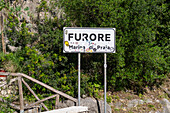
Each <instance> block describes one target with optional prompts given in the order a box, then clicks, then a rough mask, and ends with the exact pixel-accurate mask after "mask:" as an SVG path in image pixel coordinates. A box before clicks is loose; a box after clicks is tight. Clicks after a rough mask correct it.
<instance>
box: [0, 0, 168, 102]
mask: <svg viewBox="0 0 170 113" xmlns="http://www.w3.org/2000/svg"><path fill="white" fill-rule="evenodd" d="M55 7H59V8H61V9H62V10H63V11H64V12H65V13H64V14H62V18H58V17H57V12H55V10H54V9H55ZM3 8H5V9H8V10H9V14H8V19H7V21H6V25H5V29H4V33H5V35H6V36H7V37H8V39H9V43H8V44H10V45H13V46H16V47H20V48H21V49H19V50H17V51H15V52H11V51H10V50H9V49H8V52H9V54H7V55H2V53H1V54H0V56H1V57H0V67H4V66H5V65H6V64H9V63H10V65H13V66H14V67H15V68H16V69H15V70H9V71H13V72H21V73H25V74H27V75H29V76H31V77H33V78H36V79H38V80H40V81H42V82H44V83H46V84H48V85H50V86H52V87H54V88H56V89H58V90H60V91H63V92H65V93H67V94H69V95H71V96H74V97H77V54H63V52H62V51H63V50H62V49H63V42H62V41H63V31H62V29H63V27H72V26H77V27H110V28H116V53H115V54H108V57H107V62H108V69H107V71H108V72H107V83H108V90H110V91H113V90H123V89H124V88H127V89H133V90H135V91H137V92H138V93H142V92H143V89H144V87H145V86H149V87H152V86H153V85H159V84H160V83H161V82H162V80H163V79H164V78H166V75H167V73H169V70H170V68H169V64H170V62H169V61H170V56H169V25H170V23H169V4H168V1H167V0H154V1H153V0H147V1H146V0H71V1H70V0H58V2H57V1H56V0H51V1H50V3H49V4H47V2H46V1H45V0H42V1H41V4H40V5H39V6H37V13H38V14H39V13H40V12H44V13H45V15H44V17H43V18H44V19H40V17H39V16H38V17H37V18H36V19H34V24H35V25H36V26H37V27H36V32H31V31H30V27H29V25H28V23H27V22H26V20H23V21H22V22H19V20H18V17H17V15H18V16H19V14H21V13H22V12H21V11H20V10H21V9H20V7H19V6H18V7H12V6H9V4H6V3H4V2H1V4H0V9H3ZM24 11H29V8H28V7H27V8H25V9H24ZM47 13H50V14H51V16H50V17H49V16H47ZM29 15H30V17H31V14H29ZM4 62H6V63H4ZM4 64H5V65H4ZM81 67H82V70H81V71H82V74H81V95H83V94H85V95H90V96H95V97H97V96H98V92H99V91H100V90H101V89H103V80H104V79H103V54H93V55H92V54H82V66H81ZM5 69H6V68H5ZM6 70H8V68H7V69H6ZM27 82H29V81H27ZM30 85H31V87H32V88H33V90H34V91H35V92H36V93H38V94H50V93H51V92H50V91H48V90H46V89H45V88H43V87H41V86H39V85H37V84H31V83H30ZM28 96H29V95H28ZM108 101H110V98H108Z"/></svg>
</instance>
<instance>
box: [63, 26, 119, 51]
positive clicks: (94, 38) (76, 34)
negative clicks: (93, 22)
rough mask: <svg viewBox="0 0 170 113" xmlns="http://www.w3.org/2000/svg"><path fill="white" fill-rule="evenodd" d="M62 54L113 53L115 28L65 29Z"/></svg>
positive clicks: (114, 48)
mask: <svg viewBox="0 0 170 113" xmlns="http://www.w3.org/2000/svg"><path fill="white" fill-rule="evenodd" d="M63 31H64V35H63V36H64V40H63V45H64V47H63V52H64V53H115V50H116V46H115V33H116V29H115V28H81V27H77V28H75V27H74V28H72V27H65V28H63Z"/></svg>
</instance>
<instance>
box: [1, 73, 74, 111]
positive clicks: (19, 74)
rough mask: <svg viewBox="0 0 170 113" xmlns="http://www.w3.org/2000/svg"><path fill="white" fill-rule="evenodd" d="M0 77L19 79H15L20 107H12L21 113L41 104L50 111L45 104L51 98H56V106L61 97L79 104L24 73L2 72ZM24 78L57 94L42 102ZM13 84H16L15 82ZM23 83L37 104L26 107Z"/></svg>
mask: <svg viewBox="0 0 170 113" xmlns="http://www.w3.org/2000/svg"><path fill="white" fill-rule="evenodd" d="M0 75H5V76H14V77H17V79H15V80H18V87H19V101H20V107H17V106H16V105H15V104H13V103H11V104H10V106H11V107H13V108H15V109H17V110H20V113H24V109H29V108H31V107H33V106H35V105H36V104H40V103H41V105H42V106H43V107H44V109H45V110H47V111H49V110H48V108H47V107H46V106H45V104H44V103H43V102H44V101H46V100H49V99H51V98H54V97H56V103H55V105H57V103H58V102H59V95H61V96H63V97H65V98H67V99H69V100H72V101H74V102H76V103H77V99H76V98H73V97H71V96H69V95H67V94H65V93H63V92H61V91H58V90H56V89H54V88H53V87H51V86H49V85H47V84H44V83H43V82H40V81H38V80H36V79H34V78H32V77H30V76H28V75H26V74H23V73H9V72H0ZM23 78H26V79H29V80H31V81H33V82H35V83H37V84H39V85H41V86H43V87H45V88H47V89H49V90H51V91H52V92H54V93H56V94H54V95H52V96H49V97H47V98H44V99H42V100H40V99H39V98H38V96H37V95H36V94H35V92H34V91H33V90H32V89H31V87H30V86H29V85H28V84H27V83H26V82H25V81H24V79H23ZM13 82H14V81H13ZM22 83H24V85H25V86H26V87H27V88H28V90H29V91H30V92H31V93H32V94H33V95H34V97H35V98H36V99H37V100H38V101H37V102H35V103H32V104H29V105H26V106H24V100H23V90H22ZM0 87H2V86H0ZM0 101H2V102H4V101H3V99H0ZM76 105H77V104H76Z"/></svg>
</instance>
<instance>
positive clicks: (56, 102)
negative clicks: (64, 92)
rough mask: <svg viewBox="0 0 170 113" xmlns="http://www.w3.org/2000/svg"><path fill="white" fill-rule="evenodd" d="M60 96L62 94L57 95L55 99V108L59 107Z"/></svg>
mask: <svg viewBox="0 0 170 113" xmlns="http://www.w3.org/2000/svg"><path fill="white" fill-rule="evenodd" d="M59 98H60V96H59V95H57V96H56V100H55V109H58V107H57V104H59Z"/></svg>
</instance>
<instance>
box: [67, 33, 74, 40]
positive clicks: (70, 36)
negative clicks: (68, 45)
mask: <svg viewBox="0 0 170 113" xmlns="http://www.w3.org/2000/svg"><path fill="white" fill-rule="evenodd" d="M72 35H73V33H69V34H68V40H69V41H70V39H71V38H73V36H72Z"/></svg>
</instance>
